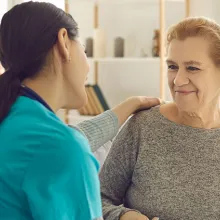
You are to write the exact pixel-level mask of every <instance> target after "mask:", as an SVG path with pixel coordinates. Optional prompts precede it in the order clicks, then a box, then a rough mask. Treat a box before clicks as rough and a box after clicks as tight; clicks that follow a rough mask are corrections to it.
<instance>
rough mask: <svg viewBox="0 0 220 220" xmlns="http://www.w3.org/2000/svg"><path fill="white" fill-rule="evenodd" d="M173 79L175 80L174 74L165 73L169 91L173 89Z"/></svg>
mask: <svg viewBox="0 0 220 220" xmlns="http://www.w3.org/2000/svg"><path fill="white" fill-rule="evenodd" d="M174 79H175V74H174V73H169V72H168V73H167V80H168V85H169V87H170V89H172V88H173V86H174Z"/></svg>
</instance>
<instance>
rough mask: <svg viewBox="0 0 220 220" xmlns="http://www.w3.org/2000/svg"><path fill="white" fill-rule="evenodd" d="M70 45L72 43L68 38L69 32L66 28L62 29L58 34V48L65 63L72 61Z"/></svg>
mask: <svg viewBox="0 0 220 220" xmlns="http://www.w3.org/2000/svg"><path fill="white" fill-rule="evenodd" d="M70 44H71V42H70V39H69V37H68V33H67V30H66V29H65V28H61V29H60V30H59V32H58V40H57V48H58V51H59V54H60V56H61V58H62V59H63V60H64V61H69V60H70V47H71V45H70Z"/></svg>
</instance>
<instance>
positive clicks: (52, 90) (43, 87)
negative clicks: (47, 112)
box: [23, 77, 62, 112]
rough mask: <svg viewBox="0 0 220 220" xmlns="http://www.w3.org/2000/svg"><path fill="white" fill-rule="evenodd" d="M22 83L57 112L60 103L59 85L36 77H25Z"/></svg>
mask: <svg viewBox="0 0 220 220" xmlns="http://www.w3.org/2000/svg"><path fill="white" fill-rule="evenodd" d="M23 84H24V85H25V86H27V87H29V88H30V89H32V90H33V91H34V92H36V93H37V94H38V95H39V96H40V97H41V98H42V99H43V100H44V101H45V102H46V103H47V104H48V105H49V106H50V108H51V109H52V110H53V111H54V112H57V111H58V110H59V109H60V108H61V106H62V104H61V102H60V101H61V100H62V99H61V91H62V89H61V88H60V87H61V86H60V85H58V83H56V82H54V81H50V80H49V79H46V78H42V77H38V78H35V79H26V80H24V81H23Z"/></svg>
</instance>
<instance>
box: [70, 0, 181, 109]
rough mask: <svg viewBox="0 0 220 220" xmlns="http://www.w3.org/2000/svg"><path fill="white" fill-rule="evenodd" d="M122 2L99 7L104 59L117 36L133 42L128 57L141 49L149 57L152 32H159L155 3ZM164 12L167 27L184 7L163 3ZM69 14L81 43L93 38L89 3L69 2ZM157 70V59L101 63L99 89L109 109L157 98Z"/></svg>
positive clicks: (90, 4)
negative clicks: (132, 99) (137, 98)
mask: <svg viewBox="0 0 220 220" xmlns="http://www.w3.org/2000/svg"><path fill="white" fill-rule="evenodd" d="M122 2H125V1H114V3H112V4H111V2H110V1H105V2H104V3H101V4H100V7H99V26H100V28H102V29H103V30H104V31H105V33H106V35H107V56H108V57H112V56H113V52H114V51H113V48H114V47H113V45H114V39H115V37H117V36H121V37H123V38H124V39H125V40H127V39H134V45H133V46H134V53H133V55H130V56H133V57H140V54H141V49H142V48H144V50H145V51H146V52H147V53H148V55H149V56H150V57H151V56H152V55H151V48H152V38H153V32H154V29H159V0H155V1H143V0H136V1H131V0H130V1H128V2H130V3H126V4H123V3H122ZM132 2H133V3H132ZM166 11H167V16H166V24H167V26H170V25H171V24H173V23H176V22H177V21H178V20H180V19H182V18H184V15H185V12H184V3H183V2H182V3H181V2H172V3H171V2H169V3H166ZM70 13H71V14H72V15H73V17H74V18H75V19H76V21H77V22H78V23H79V27H80V35H81V37H82V39H83V40H85V38H86V37H88V36H93V2H91V1H90V2H89V1H86V0H84V1H75V2H74V1H73V4H71V5H70ZM91 63H92V62H91ZM92 66H93V65H92ZM92 66H91V74H90V80H89V81H90V82H92V72H93V68H92ZM159 68H160V63H159V59H155V60H152V59H151V60H149V61H145V62H144V61H122V62H120V61H117V62H101V63H99V85H100V86H101V88H102V91H103V93H104V95H105V97H106V99H107V101H108V103H109V104H110V106H113V105H116V104H118V103H119V102H121V101H122V100H124V99H125V98H127V97H129V96H132V95H148V96H159V92H160V91H159V85H160V80H159V75H160V69H159Z"/></svg>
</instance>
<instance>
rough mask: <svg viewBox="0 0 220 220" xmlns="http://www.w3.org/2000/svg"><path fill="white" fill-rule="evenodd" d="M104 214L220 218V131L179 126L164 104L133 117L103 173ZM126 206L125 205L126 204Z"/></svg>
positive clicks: (164, 219) (165, 219) (166, 219)
mask: <svg viewBox="0 0 220 220" xmlns="http://www.w3.org/2000/svg"><path fill="white" fill-rule="evenodd" d="M100 180H101V193H102V202H103V214H104V219H106V220H117V219H119V216H120V215H121V214H123V213H124V212H126V211H127V210H130V209H134V210H138V211H140V212H142V213H143V214H144V215H146V216H148V217H149V218H150V219H151V218H152V217H155V216H156V217H159V218H160V220H180V219H181V220H188V219H191V220H201V219H204V220H220V129H211V130H207V129H200V128H192V127H189V126H185V125H178V124H176V123H174V122H171V121H169V120H168V119H166V118H165V117H164V116H162V115H161V114H160V111H159V107H154V108H152V109H151V110H149V111H143V112H140V113H138V114H136V115H135V116H133V117H132V118H131V119H130V120H129V122H128V123H127V124H126V125H125V126H124V128H123V129H122V131H121V132H120V133H119V135H118V136H117V137H116V140H115V141H114V143H113V146H112V148H111V150H110V153H109V155H108V157H107V160H106V162H105V164H104V167H103V168H102V170H101V174H100ZM125 207H126V208H125Z"/></svg>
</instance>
